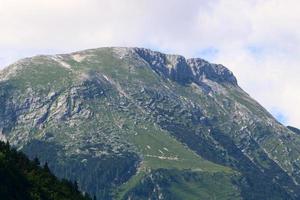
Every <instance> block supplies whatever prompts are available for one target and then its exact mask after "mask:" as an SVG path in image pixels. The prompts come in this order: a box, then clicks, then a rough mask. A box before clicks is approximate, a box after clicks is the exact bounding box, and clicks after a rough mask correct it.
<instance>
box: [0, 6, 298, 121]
mask: <svg viewBox="0 0 300 200" xmlns="http://www.w3.org/2000/svg"><path fill="white" fill-rule="evenodd" d="M299 13H300V1H298V0H247V1H246V0H245V1H240V0H212V1H206V0H184V1H183V0H164V1H159V0H151V1H150V0H126V1H124V0H110V1H104V0H64V1H61V0H22V1H19V0H0V27H1V30H0V65H4V64H8V63H10V62H12V61H15V60H16V59H17V58H20V57H24V56H30V55H35V54H41V53H61V52H68V51H73V50H79V49H85V48H94V47H100V46H144V47H150V48H154V49H157V50H162V51H165V52H171V53H178V54H183V55H185V56H188V57H191V56H205V57H207V58H209V59H210V61H213V62H218V63H222V64H224V65H226V66H227V67H229V68H230V69H231V70H233V71H234V73H235V74H236V75H237V77H238V79H239V82H240V85H241V86H242V87H243V88H244V89H245V90H246V91H247V92H249V93H250V94H251V95H252V96H253V97H254V98H256V99H257V100H259V102H261V103H262V104H263V105H264V106H266V107H267V108H268V109H269V110H272V111H274V113H275V112H276V113H277V112H282V113H283V114H284V115H285V116H286V118H287V119H286V121H287V123H288V124H292V125H295V126H298V127H300V106H299V103H298V102H300V90H299V89H298V86H299V85H300V78H299V76H298V74H300V67H299V65H300V57H299V55H300V26H299V24H300V14H299ZM205 52H206V53H205ZM207 52H208V53H207ZM211 52H214V53H213V54H211Z"/></svg>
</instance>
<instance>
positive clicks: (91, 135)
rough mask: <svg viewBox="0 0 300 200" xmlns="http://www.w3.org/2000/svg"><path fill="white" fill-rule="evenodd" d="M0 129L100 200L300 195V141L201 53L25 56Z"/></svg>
mask: <svg viewBox="0 0 300 200" xmlns="http://www.w3.org/2000/svg"><path fill="white" fill-rule="evenodd" d="M0 133H1V134H0V137H1V138H2V139H4V140H9V141H10V143H11V144H13V145H14V146H16V147H18V149H20V150H22V151H23V152H25V153H26V154H27V155H28V156H30V157H31V158H34V157H35V156H37V157H39V158H40V159H41V161H42V162H45V161H47V162H48V163H49V167H50V168H51V169H52V170H53V172H54V173H55V174H56V175H57V176H59V177H64V178H68V179H71V180H75V179H76V180H77V181H78V183H79V187H80V188H81V189H82V190H84V191H88V192H89V193H90V194H92V195H94V194H95V195H96V196H97V197H98V199H149V198H150V199H199V198H200V199H256V200H257V199H272V200H273V199H299V198H300V187H299V183H300V174H299V173H300V168H299V167H300V160H299V156H300V154H299V152H300V136H299V135H298V134H296V133H295V132H293V131H290V130H289V129H288V128H286V127H284V126H282V125H281V124H280V123H278V122H277V121H276V120H275V119H274V118H273V117H272V116H271V115H270V114H269V113H268V112H267V111H266V110H265V109H264V108H263V107H261V106H260V105H259V104H258V103H257V102H256V101H254V100H253V99H252V98H251V97H250V96H249V95H248V94H247V93H245V92H244V91H243V90H242V89H241V88H240V87H239V86H238V84H237V80H236V78H235V77H234V75H233V74H232V73H231V72H230V71H229V70H228V69H227V68H225V67H224V66H222V65H216V64H211V63H208V62H206V61H204V60H202V59H199V58H192V59H185V58H184V57H182V56H178V55H167V54H162V53H159V52H154V51H151V50H148V49H142V48H99V49H92V50H86V51H81V52H75V53H71V54H63V55H54V56H36V57H33V58H26V59H23V60H20V61H19V62H17V63H15V64H13V65H11V66H9V67H7V68H5V69H4V70H2V72H1V73H0Z"/></svg>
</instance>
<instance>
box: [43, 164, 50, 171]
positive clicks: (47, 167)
mask: <svg viewBox="0 0 300 200" xmlns="http://www.w3.org/2000/svg"><path fill="white" fill-rule="evenodd" d="M44 170H45V171H46V172H49V173H50V169H49V166H48V162H45V165H44Z"/></svg>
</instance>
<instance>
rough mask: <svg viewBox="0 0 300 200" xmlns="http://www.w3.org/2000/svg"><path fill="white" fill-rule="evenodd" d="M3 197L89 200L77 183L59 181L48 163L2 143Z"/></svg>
mask: <svg viewBox="0 0 300 200" xmlns="http://www.w3.org/2000/svg"><path fill="white" fill-rule="evenodd" d="M0 180H1V181H0V199H5V200H27V199H28V200H38V199H43V200H52V199H53V200H69V199H73V200H90V199H91V198H89V197H88V196H86V197H84V196H83V195H82V194H81V193H80V192H79V191H78V188H76V185H74V183H72V182H69V181H67V180H62V181H60V180H58V179H57V178H56V177H55V176H54V175H53V174H52V173H51V172H50V171H49V168H48V167H47V165H45V166H44V167H43V168H42V167H41V166H40V164H39V161H38V160H37V159H35V160H34V161H30V160H29V159H28V158H27V157H26V156H25V155H24V154H23V153H20V152H17V151H16V150H14V149H11V148H10V146H9V144H7V143H4V142H0Z"/></svg>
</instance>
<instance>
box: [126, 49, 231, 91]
mask: <svg viewBox="0 0 300 200" xmlns="http://www.w3.org/2000/svg"><path fill="white" fill-rule="evenodd" d="M131 50H132V51H134V52H135V53H137V54H138V55H139V56H140V57H142V58H143V59H144V60H145V61H146V62H148V63H149V65H150V66H151V67H152V68H153V70H154V71H156V72H158V73H161V74H164V75H165V76H166V77H168V78H171V79H173V80H176V81H178V82H181V83H185V82H196V83H197V82H199V81H200V82H201V81H202V80H203V79H204V78H207V79H210V80H213V81H216V82H219V83H221V82H222V83H230V84H233V85H237V79H236V78H235V76H234V75H233V73H232V72H231V71H230V70H229V69H227V68H226V67H224V66H223V65H218V64H212V63H209V62H207V61H206V60H203V59H201V58H189V59H186V58H185V57H183V56H181V55H171V54H164V53H160V52H157V51H152V50H150V49H144V48H132V49H131Z"/></svg>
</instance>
